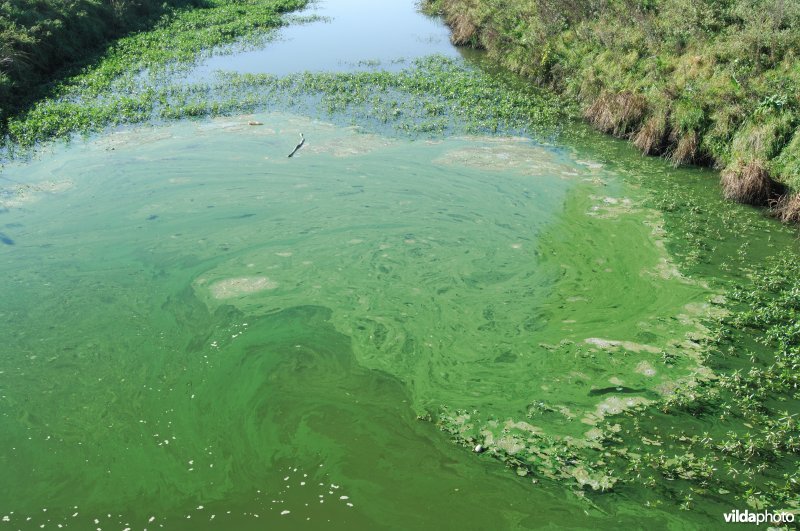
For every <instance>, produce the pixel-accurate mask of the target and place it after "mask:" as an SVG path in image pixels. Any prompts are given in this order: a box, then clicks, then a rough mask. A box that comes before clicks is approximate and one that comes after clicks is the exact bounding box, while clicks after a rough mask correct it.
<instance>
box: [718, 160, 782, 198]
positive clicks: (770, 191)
mask: <svg viewBox="0 0 800 531" xmlns="http://www.w3.org/2000/svg"><path fill="white" fill-rule="evenodd" d="M720 183H721V184H722V193H723V195H724V196H725V198H726V199H731V200H733V201H738V202H739V203H746V204H749V205H760V206H766V205H767V204H768V203H769V201H770V200H771V199H774V198H775V197H776V196H777V195H779V192H780V186H779V185H778V183H776V182H775V181H773V180H772V179H771V178H770V176H769V172H768V171H767V169H766V166H765V164H764V162H763V161H762V160H759V159H756V160H753V161H750V162H748V163H747V164H742V163H738V164H734V165H732V166H729V167H728V168H726V169H725V170H724V171H723V172H722V175H721V176H720Z"/></svg>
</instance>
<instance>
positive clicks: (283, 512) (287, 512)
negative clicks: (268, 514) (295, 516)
mask: <svg viewBox="0 0 800 531" xmlns="http://www.w3.org/2000/svg"><path fill="white" fill-rule="evenodd" d="M290 512H292V511H281V516H286V515H287V514H289V513H290Z"/></svg>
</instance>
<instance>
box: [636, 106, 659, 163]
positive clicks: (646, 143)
mask: <svg viewBox="0 0 800 531" xmlns="http://www.w3.org/2000/svg"><path fill="white" fill-rule="evenodd" d="M666 138H667V119H666V116H664V115H663V114H660V113H659V114H655V115H653V116H651V117H650V118H648V119H647V121H645V122H644V125H643V126H642V127H641V128H640V129H639V131H638V132H637V133H636V135H635V136H634V137H633V144H634V145H635V146H636V147H637V148H639V150H641V152H642V153H644V154H645V155H657V154H659V153H662V152H663V149H664V142H665V140H666Z"/></svg>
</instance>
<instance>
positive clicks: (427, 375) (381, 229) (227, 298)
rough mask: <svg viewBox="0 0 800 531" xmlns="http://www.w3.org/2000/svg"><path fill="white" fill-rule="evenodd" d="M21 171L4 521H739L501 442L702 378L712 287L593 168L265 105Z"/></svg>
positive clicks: (9, 217) (126, 136)
mask: <svg viewBox="0 0 800 531" xmlns="http://www.w3.org/2000/svg"><path fill="white" fill-rule="evenodd" d="M253 119H257V120H259V121H261V122H263V123H264V125H262V126H248V125H247V122H248V121H249V120H253ZM300 131H302V132H304V134H305V136H306V138H307V142H306V145H305V146H304V147H303V148H302V149H301V150H300V152H299V153H298V154H297V155H296V156H295V157H294V158H291V159H289V158H287V157H286V154H287V153H288V152H289V151H291V149H292V148H293V147H294V144H295V143H296V138H298V133H299V132H300ZM3 178H4V183H3V190H4V193H3V195H2V209H3V213H2V214H0V226H1V227H2V231H3V234H4V235H5V237H6V240H7V242H5V243H4V244H3V245H2V246H1V247H0V253H1V254H0V278H2V280H1V281H0V283H1V284H0V286H2V292H3V298H2V300H1V301H0V337H2V338H3V344H4V347H3V355H2V356H0V407H1V409H0V411H1V414H0V467H2V474H3V477H4V480H3V481H2V483H0V517H7V518H5V520H6V521H4V522H3V523H5V524H7V525H8V526H10V527H13V528H20V529H34V528H39V527H40V526H41V525H42V524H45V526H46V528H56V527H57V526H58V525H59V524H61V525H69V527H71V528H78V529H90V528H91V529H95V528H102V529H123V528H125V527H131V528H144V527H147V528H156V527H158V526H164V527H165V528H168V529H184V528H185V529H205V528H208V529H264V528H269V529H272V528H276V529H283V528H286V529H298V528H309V529H316V528H334V529H345V528H347V529H375V528H393V529H412V528H429V529H456V528H460V529H489V528H501V529H513V528H538V527H552V528H565V527H566V528H593V527H598V526H600V527H616V526H621V525H634V526H636V527H641V526H648V527H655V528H664V527H670V528H692V527H697V526H699V525H707V524H708V522H718V521H719V519H720V518H721V516H720V515H719V514H717V513H714V512H713V511H712V513H711V514H708V513H706V512H705V511H703V510H698V511H693V512H691V513H684V512H679V511H677V510H675V507H674V505H667V506H666V507H664V508H662V509H659V510H656V509H653V508H650V509H645V508H644V507H643V505H642V503H643V500H642V499H636V498H633V497H631V496H633V495H632V494H630V493H625V492H624V491H623V492H621V493H617V494H609V495H607V496H606V497H604V498H602V499H599V500H595V503H590V502H588V501H586V500H584V499H583V497H582V496H578V495H576V494H573V492H572V491H573V489H575V488H577V485H578V484H585V485H587V488H591V487H592V486H596V487H598V488H599V487H600V486H602V485H603V484H604V483H603V481H604V480H603V478H598V477H595V476H593V472H592V471H591V470H585V469H582V468H581V467H569V466H567V467H565V469H564V470H562V471H561V472H560V473H563V474H566V476H567V477H569V478H570V482H569V483H565V482H561V483H559V482H556V481H550V480H548V479H547V477H548V474H546V473H545V474H544V476H537V477H536V478H533V479H532V478H531V477H521V476H517V475H516V474H515V473H514V471H513V470H507V469H504V468H503V467H502V466H500V465H499V463H498V462H497V461H496V460H493V459H491V457H490V454H491V453H493V452H494V451H495V450H497V449H502V450H503V451H506V452H510V453H513V451H514V448H515V447H516V446H518V445H519V444H522V442H521V441H523V442H524V437H523V436H524V435H525V434H527V435H531V434H534V435H535V434H543V435H546V436H548V437H556V438H558V439H559V440H566V441H571V442H570V444H573V445H575V446H581V445H588V444H591V441H592V437H593V432H592V430H594V429H595V428H596V427H597V426H599V425H601V424H602V423H603V422H604V419H605V417H606V416H608V415H614V414H619V413H620V412H622V411H625V410H626V409H629V408H632V407H637V406H640V405H643V404H647V403H650V401H652V400H656V399H658V398H659V397H661V396H664V395H667V394H669V392H670V391H671V390H672V389H673V388H674V386H675V385H676V384H677V383H680V382H684V383H685V382H687V381H693V380H695V379H698V378H704V377H705V376H706V375H707V374H708V371H707V370H706V369H705V368H704V367H703V366H702V365H701V364H700V363H699V358H698V356H697V352H696V350H697V346H696V343H693V342H691V341H688V340H689V339H692V338H697V337H699V336H702V334H704V332H705V329H704V328H703V326H702V324H701V319H702V318H703V317H704V316H707V315H709V313H710V312H711V307H710V305H709V304H708V300H709V299H710V298H711V297H713V295H714V291H713V289H711V288H710V287H709V286H708V285H706V283H705V281H704V279H703V278H685V277H684V276H682V275H681V274H680V273H679V272H678V270H677V269H676V267H675V264H674V263H673V260H672V258H671V256H670V254H669V252H667V250H666V246H665V242H664V241H663V230H662V222H663V220H662V219H661V217H660V215H659V213H658V212H657V211H655V210H652V209H649V208H647V207H646V206H645V201H644V199H646V198H647V197H648V194H646V193H645V192H643V191H641V190H639V189H638V188H637V187H636V186H635V185H634V184H632V183H631V182H630V180H624V179H622V178H621V177H620V174H619V173H618V172H617V171H616V170H612V169H609V168H606V167H604V166H603V165H602V164H600V163H598V162H597V161H595V160H590V159H581V158H580V157H577V156H575V155H573V154H571V153H570V152H569V151H567V150H563V149H558V150H557V149H554V148H551V147H546V146H540V145H536V144H534V143H533V142H531V141H530V140H526V139H522V138H482V137H469V138H448V139H443V140H440V141H414V142H412V141H408V140H399V139H396V138H395V139H393V138H384V137H380V136H376V135H370V134H364V133H360V132H359V131H358V130H356V129H352V128H342V127H337V126H334V125H330V124H326V123H322V122H318V121H312V120H309V119H306V118H303V117H299V116H292V115H284V114H267V115H259V116H256V117H233V118H226V119H218V120H214V121H209V122H200V123H180V124H177V125H173V126H168V127H160V128H147V127H145V128H141V129H135V130H129V131H125V132H121V133H115V134H110V135H107V136H105V137H102V138H99V139H97V140H95V141H93V142H90V143H77V144H74V145H72V146H70V147H67V148H57V149H56V150H55V153H51V154H45V155H42V156H41V157H40V158H39V159H38V160H34V161H31V162H29V163H20V164H14V165H10V166H8V167H6V168H5V170H4V173H3ZM9 242H10V243H9ZM665 351H666V352H671V353H673V354H674V357H675V361H673V362H672V363H671V364H664V363H663V362H662V357H663V353H664V352H665ZM543 407H546V408H547V411H549V412H550V413H548V414H539V413H538V412H539V411H542V410H543V409H542V408H543ZM429 414H431V415H433V416H437V415H444V416H451V417H452V418H454V419H455V421H454V422H456V423H457V424H459V425H460V426H462V427H463V428H464V431H465V433H466V432H470V433H473V432H474V433H475V436H476V437H477V438H476V442H480V443H482V444H483V445H485V446H487V447H488V448H489V449H490V451H489V452H487V453H486V454H484V455H476V454H474V453H471V452H469V451H468V450H467V449H463V448H461V447H459V446H456V445H454V444H452V443H451V442H450V441H449V440H448V438H447V437H446V435H445V434H444V433H443V432H441V431H440V430H438V429H437V428H436V427H435V426H434V425H433V424H432V423H430V422H427V421H425V420H422V419H423V418H426V417H427V415H429ZM611 418H612V419H613V417H611ZM552 477H562V476H559V475H558V473H555V472H554V474H553V475H552ZM572 485H574V486H572ZM151 519H152V520H151ZM95 520H96V521H97V523H96V522H95Z"/></svg>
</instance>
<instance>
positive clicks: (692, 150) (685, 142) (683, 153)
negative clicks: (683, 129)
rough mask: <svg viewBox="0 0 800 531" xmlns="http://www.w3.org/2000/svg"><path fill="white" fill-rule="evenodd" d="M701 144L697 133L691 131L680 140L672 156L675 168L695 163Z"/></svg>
mask: <svg viewBox="0 0 800 531" xmlns="http://www.w3.org/2000/svg"><path fill="white" fill-rule="evenodd" d="M699 144H700V140H699V138H698V137H697V132H696V131H690V132H688V133H686V134H684V135H682V136H681V137H680V138H679V139H678V145H677V146H675V150H674V151H673V152H672V155H670V158H671V159H672V164H673V166H675V167H678V166H683V165H684V164H690V163H691V162H694V160H695V157H697V146H698V145H699Z"/></svg>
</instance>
